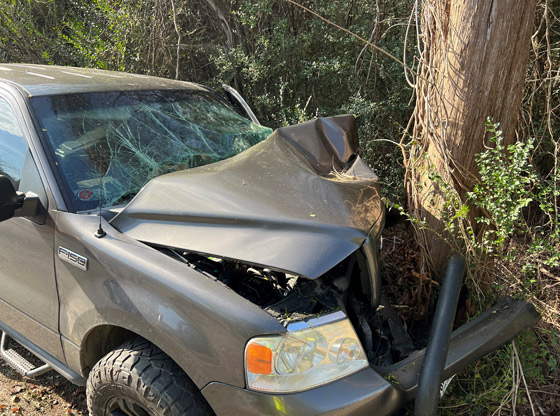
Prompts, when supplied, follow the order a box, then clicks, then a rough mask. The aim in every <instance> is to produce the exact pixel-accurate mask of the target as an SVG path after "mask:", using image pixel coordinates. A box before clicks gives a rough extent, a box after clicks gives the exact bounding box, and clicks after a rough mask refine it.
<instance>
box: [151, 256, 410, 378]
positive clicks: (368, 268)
mask: <svg viewBox="0 0 560 416" xmlns="http://www.w3.org/2000/svg"><path fill="white" fill-rule="evenodd" d="M159 250H160V251H162V252H163V253H165V254H167V255H169V256H171V257H174V258H176V259H177V260H179V261H181V262H183V263H185V264H187V265H188V266H189V267H192V268H193V269H195V270H197V271H198V272H200V273H202V274H204V275H206V276H208V277H209V278H211V279H213V280H216V281H219V282H221V283H223V284H224V285H226V286H228V287H229V288H230V289H232V290H234V291H235V292H236V293H237V294H239V295H240V296H242V297H244V298H245V299H247V300H249V301H250V302H253V303H254V304H256V305H258V306H260V307H261V308H263V309H264V310H265V311H266V312H268V313H269V314H270V315H272V316H273V317H274V318H276V319H277V320H278V321H279V322H280V323H282V325H284V326H288V324H290V323H293V322H297V321H302V320H306V319H310V318H314V317H317V316H318V315H323V314H327V313H332V312H335V311H337V310H342V311H344V312H345V313H346V315H347V316H348V318H349V319H350V321H351V322H352V325H353V326H354V329H355V330H356V333H357V334H358V337H359V338H360V341H361V343H362V346H363V348H364V350H365V351H366V353H367V356H368V359H369V361H370V363H372V365H375V366H380V367H384V366H389V365H391V364H393V363H394V362H396V361H398V360H401V359H402V358H404V357H406V356H408V355H409V354H410V353H411V352H413V351H415V347H414V345H413V344H412V341H411V339H410V338H409V336H408V334H407V331H406V329H405V327H404V325H403V323H402V321H401V319H400V318H399V316H398V315H397V314H396V312H395V311H394V310H393V309H392V308H391V305H390V303H389V301H388V300H387V299H386V298H385V297H384V296H379V295H377V294H375V293H374V292H375V291H376V290H378V287H377V284H378V283H376V284H375V285H373V284H372V283H371V282H370V277H369V273H371V272H372V271H373V270H372V262H371V261H368V259H367V258H366V257H367V256H366V255H364V254H363V253H362V252H361V251H358V252H356V253H354V254H353V255H351V256H350V257H348V258H347V259H346V260H344V261H342V262H341V263H339V264H338V265H337V266H335V267H334V268H333V269H331V270H330V271H328V272H327V273H325V274H324V275H323V276H321V277H320V278H318V279H315V280H310V279H305V278H302V277H300V276H295V275H291V274H287V273H284V272H281V271H278V270H272V269H271V268H263V267H258V266H255V265H249V264H245V263H242V262H238V261H233V260H226V259H223V258H219V257H212V256H204V255H201V254H196V253H191V252H187V251H183V250H179V249H171V248H159ZM370 260H371V259H370ZM377 298H379V303H380V306H379V307H374V306H373V305H375V304H376V303H377V300H376V299H377Z"/></svg>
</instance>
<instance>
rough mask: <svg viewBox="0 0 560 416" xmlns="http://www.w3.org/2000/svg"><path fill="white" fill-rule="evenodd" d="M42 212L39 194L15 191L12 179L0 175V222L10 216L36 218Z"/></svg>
mask: <svg viewBox="0 0 560 416" xmlns="http://www.w3.org/2000/svg"><path fill="white" fill-rule="evenodd" d="M44 212H45V210H44V209H43V205H42V204H41V199H40V198H39V195H36V194H34V193H33V192H28V193H27V194H24V193H22V192H18V191H16V190H15V188H14V185H13V184H12V181H10V180H9V179H8V177H6V176H4V175H0V222H2V221H5V220H9V219H10V218H12V217H28V218H37V217H38V216H39V214H42V213H44ZM40 223H41V224H44V221H43V222H40Z"/></svg>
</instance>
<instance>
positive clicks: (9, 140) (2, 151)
mask: <svg viewBox="0 0 560 416" xmlns="http://www.w3.org/2000/svg"><path fill="white" fill-rule="evenodd" d="M26 151H27V143H26V142H25V138H24V137H23V132H22V131H21V128H20V126H19V123H18V121H17V118H16V114H15V111H14V109H13V108H12V107H11V106H10V104H8V102H7V101H6V100H4V99H3V98H0V175H4V176H7V177H8V178H10V180H11V181H12V183H13V184H14V187H15V188H16V189H18V188H19V181H20V180H21V172H22V170H23V161H24V160H25V153H26Z"/></svg>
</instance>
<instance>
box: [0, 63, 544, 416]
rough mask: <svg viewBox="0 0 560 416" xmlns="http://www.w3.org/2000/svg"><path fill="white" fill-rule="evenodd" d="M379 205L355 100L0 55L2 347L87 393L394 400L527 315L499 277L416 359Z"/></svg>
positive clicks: (173, 403) (513, 331)
mask: <svg viewBox="0 0 560 416" xmlns="http://www.w3.org/2000/svg"><path fill="white" fill-rule="evenodd" d="M384 220H385V207H384V205H383V203H382V200H381V197H380V194H379V183H378V178H377V176H376V175H375V174H374V173H373V172H372V171H371V170H370V169H369V167H368V166H367V165H366V164H365V163H364V161H363V160H362V159H361V158H360V156H359V145H358V138H357V133H356V123H355V120H354V117H353V116H351V115H346V116H337V117H327V118H319V119H317V120H312V121H309V122H306V123H303V124H299V125H294V126H287V127H282V128H279V129H277V130H275V131H273V130H271V129H269V128H267V127H263V126H261V125H260V124H259V123H258V120H257V119H256V117H255V116H254V114H253V113H252V112H251V110H250V108H249V107H248V106H247V105H246V103H245V102H244V101H243V99H242V98H241V97H240V96H239V95H238V94H237V93H236V92H235V90H232V89H231V88H229V89H227V94H226V96H223V95H219V94H218V93H216V92H214V91H212V90H210V89H208V88H206V87H203V86H200V85H197V84H193V83H186V82H180V81H172V80H166V79H161V78H155V77H148V76H140V75H132V74H124V73H117V72H110V71H101V70H94V69H79V68H68V67H56V66H40V65H24V64H3V65H2V64H0V221H1V222H0V282H1V286H0V330H1V331H2V343H1V354H2V357H3V358H4V360H5V361H6V362H8V363H10V365H12V366H13V367H14V368H15V369H17V370H18V371H19V372H21V373H22V374H23V375H26V376H30V377H33V376H37V375H39V374H43V373H44V372H46V371H50V370H55V371H57V372H58V373H60V374H61V375H63V376H64V377H65V378H67V379H68V380H70V381H71V382H73V383H76V384H79V385H87V401H88V408H89V411H90V413H91V415H95V416H97V415H103V416H106V415H113V416H118V415H136V416H146V415H154V416H156V415H157V416H159V415H210V414H218V415H265V414H270V415H273V414H275V415H305V416H312V415H365V414H377V415H385V414H391V413H392V412H395V411H397V410H399V409H401V408H402V407H403V406H405V405H406V403H408V402H409V401H411V400H413V399H414V398H415V397H416V396H417V392H418V390H419V389H421V388H422V382H419V380H421V375H422V374H421V373H429V372H432V373H433V374H432V375H433V379H432V380H433V382H429V383H428V382H424V385H427V384H430V385H431V384H433V386H435V388H436V389H438V388H439V383H440V382H441V381H443V380H445V379H447V378H449V377H451V376H452V375H453V374H455V373H456V372H457V371H459V370H460V369H461V368H463V367H465V366H466V365H468V364H470V363H472V362H474V361H475V360H476V359H478V358H479V357H481V356H482V355H484V354H486V353H488V352H490V351H493V350H495V349H496V348H498V347H499V346H500V345H503V344H504V343H506V342H508V341H509V340H511V339H513V337H515V336H516V335H517V334H518V333H519V332H521V331H522V330H524V329H525V328H527V327H529V326H530V325H532V324H533V323H534V322H535V321H536V320H537V319H538V318H539V316H538V313H537V312H536V311H535V310H534V308H533V307H532V306H531V305H529V304H527V303H526V302H524V301H522V300H512V299H505V300H504V301H502V302H500V303H499V304H497V305H496V306H495V307H494V308H492V309H491V310H489V311H487V312H486V313H483V314H482V315H480V316H478V317H477V318H475V319H473V320H471V321H470V322H468V323H467V324H465V325H463V326H462V327H459V328H457V329H456V330H455V331H453V333H451V328H450V327H449V330H448V331H447V334H446V336H444V337H443V338H442V337H441V336H439V337H438V336H435V335H434V339H435V338H438V340H437V341H433V344H434V345H436V344H438V343H440V344H438V345H439V346H440V347H443V349H442V350H441V352H440V353H439V354H436V355H439V358H440V361H441V363H440V365H439V367H440V368H439V369H438V370H435V371H434V370H426V371H425V372H424V370H422V371H421V369H422V368H423V367H428V366H427V365H426V366H423V361H424V360H426V361H427V360H428V358H427V351H428V352H429V350H430V343H432V341H430V342H429V343H428V347H427V350H426V349H417V348H416V347H417V346H416V345H414V343H413V342H412V340H411V339H410V338H409V336H408V334H407V332H406V331H405V330H404V327H403V324H402V322H401V321H400V319H399V318H398V316H397V315H396V314H395V313H394V311H393V310H392V308H391V305H390V304H389V302H388V301H387V299H385V297H384V296H383V294H382V290H381V273H380V268H379V263H378V250H379V242H380V236H381V232H382V230H383V226H384ZM451 303H453V302H451ZM455 303H456V302H455ZM442 308H443V307H442ZM454 313H455V310H454V308H453V307H448V309H446V310H444V311H443V314H444V315H448V316H451V323H452V321H453V319H452V316H453V315H454ZM448 320H449V319H448ZM442 325H443V324H442ZM442 325H440V327H441V328H443V326H442ZM447 325H448V326H449V325H450V324H447ZM434 331H435V330H434ZM441 332H446V330H445V328H443V329H442V331H441ZM449 333H451V335H450V336H449ZM439 339H443V341H442V342H441V340H439ZM10 340H11V341H10ZM13 341H15V342H17V343H19V344H21V345H22V346H23V347H25V348H26V349H27V350H29V351H30V352H31V353H32V354H34V355H35V356H36V357H37V358H38V359H39V360H40V361H41V362H42V363H44V364H42V365H39V366H38V367H35V366H34V365H32V364H31V363H29V361H28V360H26V359H25V358H23V357H22V355H20V354H19V353H18V352H17V351H16V350H13V349H9V348H8V342H12V343H13ZM438 345H436V347H437V346H438ZM434 348H435V347H434ZM419 384H420V385H419ZM422 406H425V405H422ZM422 408H424V407H422ZM426 412H427V411H426Z"/></svg>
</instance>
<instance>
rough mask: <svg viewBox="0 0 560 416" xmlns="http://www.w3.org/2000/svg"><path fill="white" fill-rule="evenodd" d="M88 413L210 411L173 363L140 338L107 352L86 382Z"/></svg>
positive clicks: (135, 415)
mask: <svg viewBox="0 0 560 416" xmlns="http://www.w3.org/2000/svg"><path fill="white" fill-rule="evenodd" d="M87 405H88V410H89V413H90V415H91V416H109V415H110V416H183V415H187V416H210V415H214V412H213V411H212V409H211V408H210V406H209V405H208V404H207V403H206V400H205V399H204V397H202V394H201V393H200V391H199V390H198V388H197V387H196V386H195V384H194V383H193V382H192V381H191V380H190V379H189V378H188V377H187V375H186V374H185V373H184V372H183V370H182V369H181V368H180V367H179V366H178V365H177V364H175V362H174V361H173V360H172V359H171V358H169V357H168V356H167V355H166V354H165V353H163V352H162V351H161V350H160V349H159V348H158V347H156V346H155V345H154V344H152V343H151V342H149V341H146V340H145V339H143V338H134V339H133V340H131V341H128V342H126V343H124V344H123V345H121V346H120V347H119V348H118V349H116V350H114V351H111V352H110V353H109V354H107V355H106V356H105V357H103V358H102V359H101V360H100V361H99V362H98V363H97V364H96V365H95V366H94V367H93V369H92V370H91V372H90V374H89V377H88V381H87Z"/></svg>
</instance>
